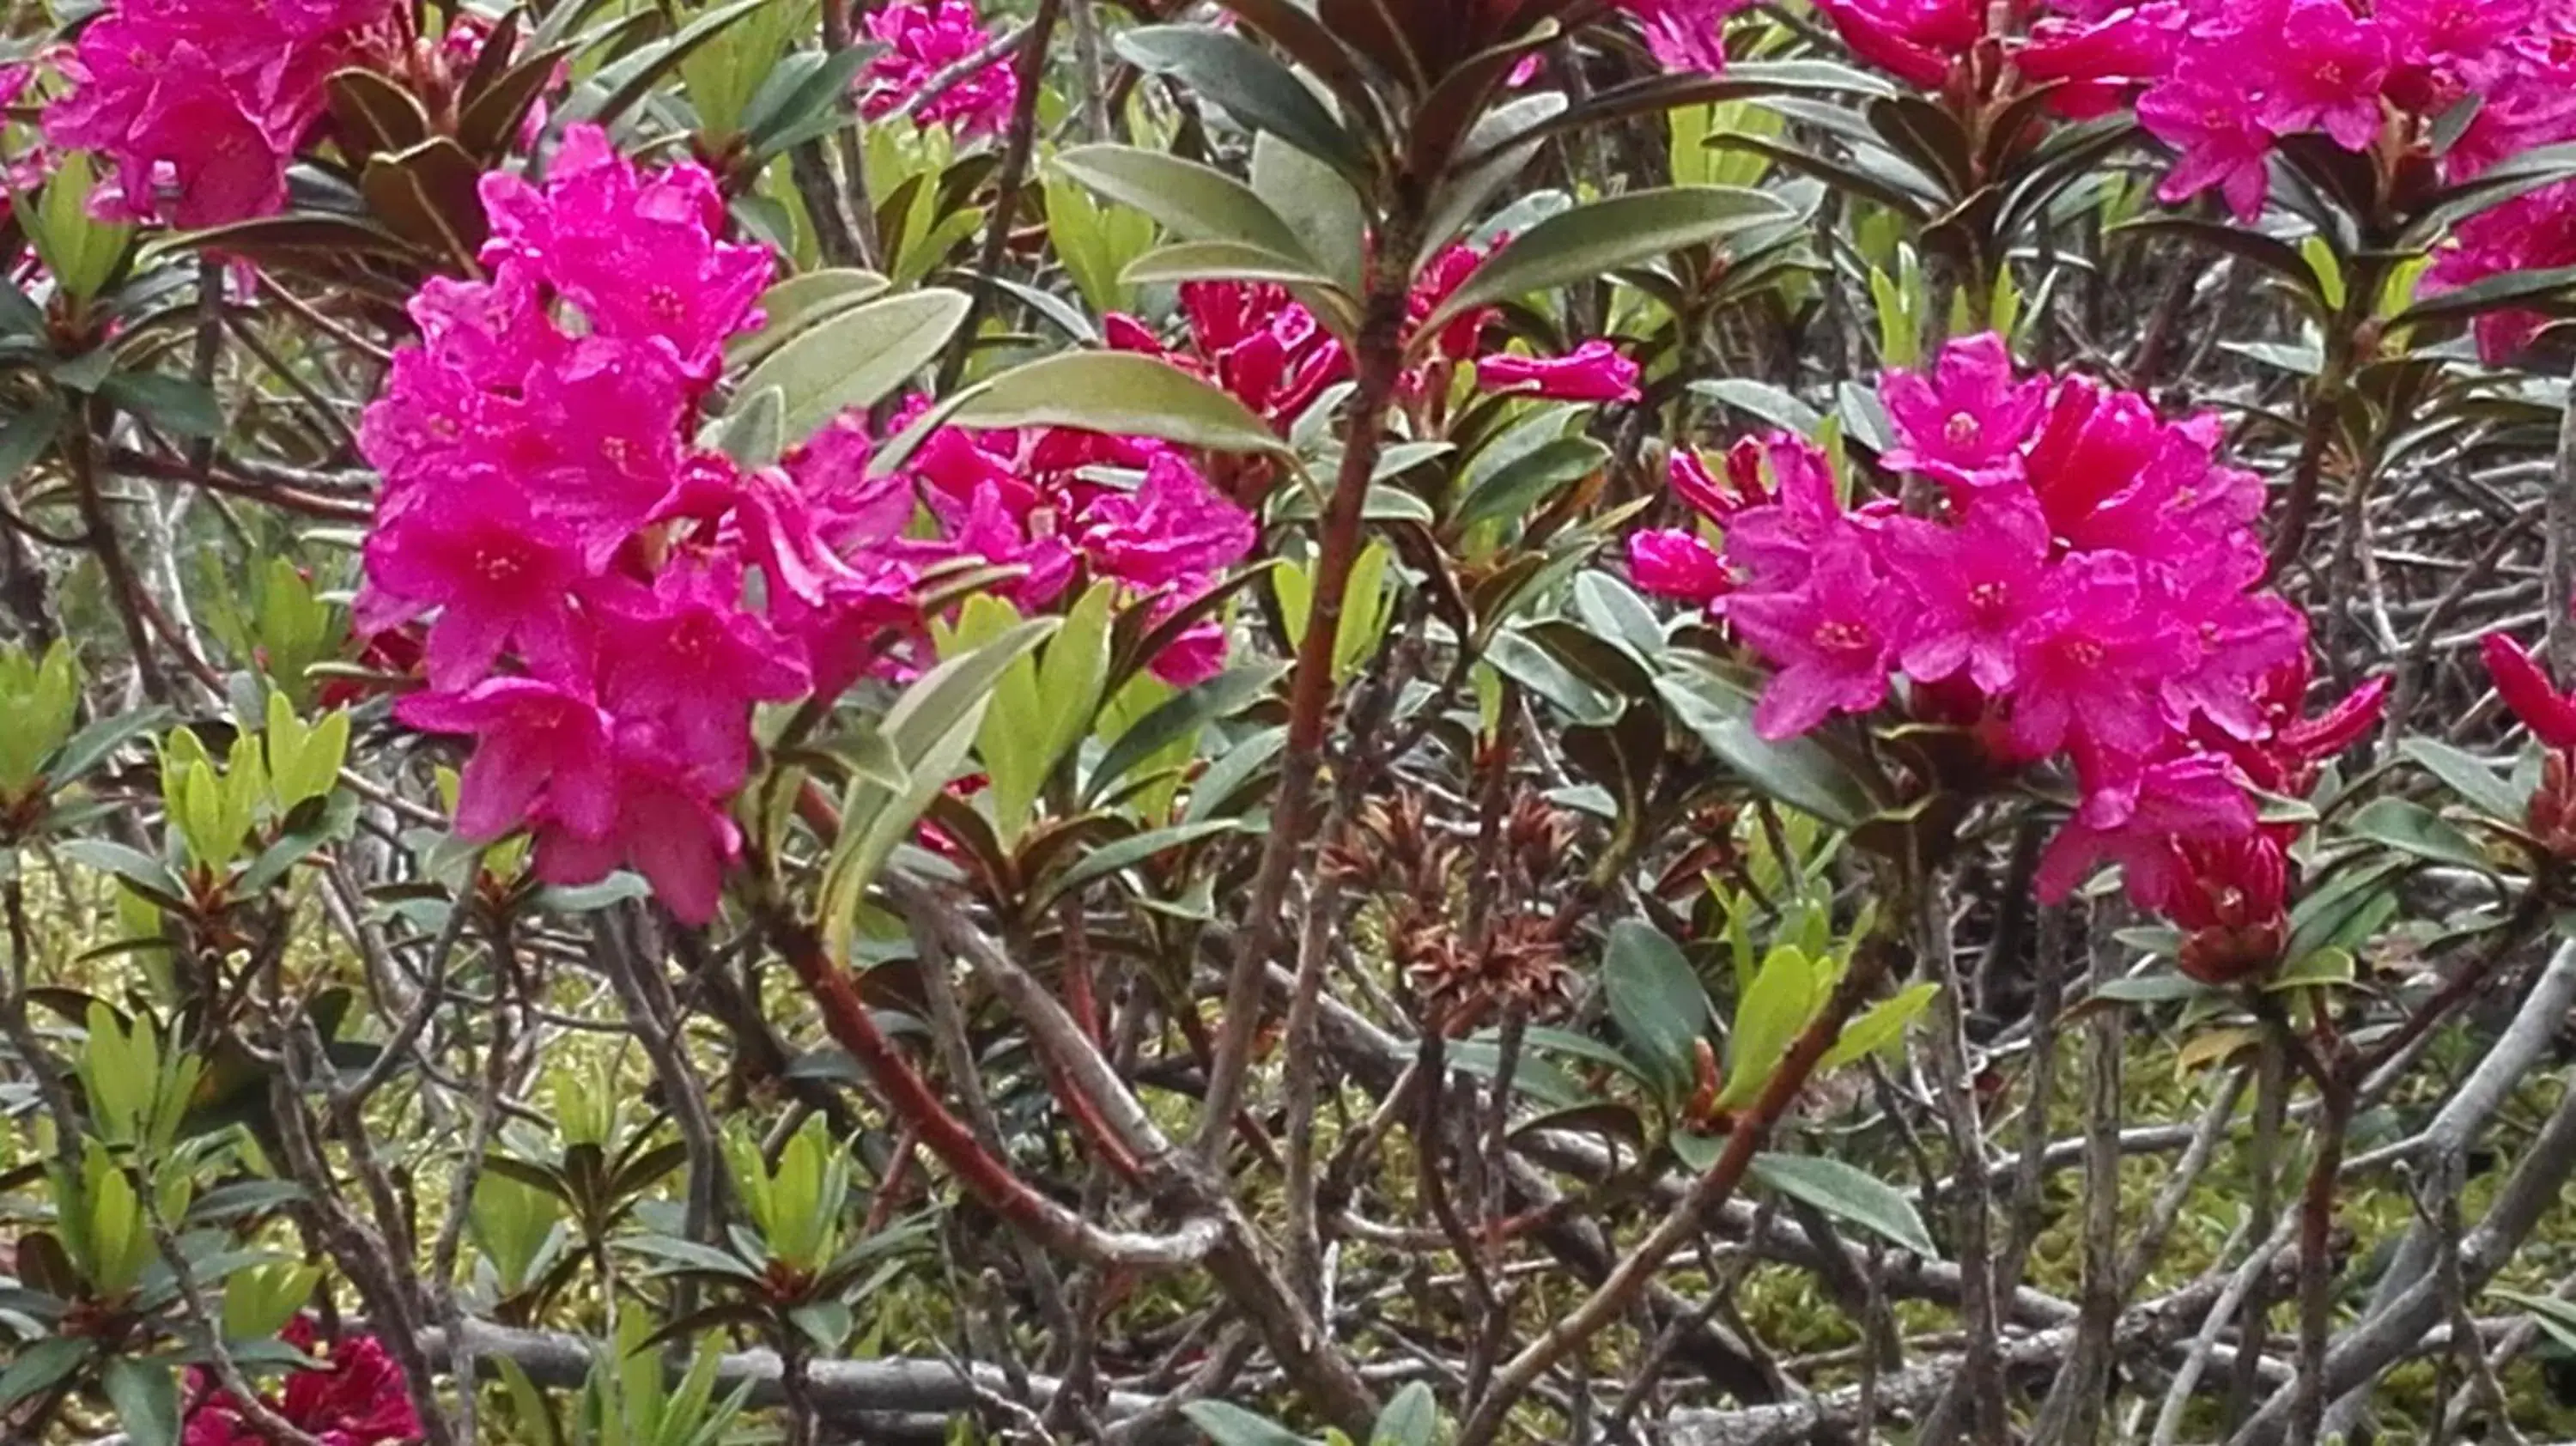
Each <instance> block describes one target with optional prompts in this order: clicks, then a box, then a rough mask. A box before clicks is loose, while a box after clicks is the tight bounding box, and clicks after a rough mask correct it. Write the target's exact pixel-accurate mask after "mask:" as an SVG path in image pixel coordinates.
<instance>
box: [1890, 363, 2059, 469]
mask: <svg viewBox="0 0 2576 1446" xmlns="http://www.w3.org/2000/svg"><path fill="white" fill-rule="evenodd" d="M1878 393H1879V397H1880V399H1881V400H1882V401H1884V402H1885V403H1886V404H1887V413H1888V417H1889V419H1890V420H1891V421H1893V422H1894V423H1895V425H1896V430H1897V438H1898V443H1899V445H1898V446H1897V447H1896V449H1895V450H1893V451H1891V452H1889V453H1888V454H1887V456H1886V457H1885V458H1884V459H1883V460H1884V462H1885V463H1886V465H1887V467H1888V468H1889V469H1890V470H1892V471H1898V472H1924V473H1928V474H1930V475H1932V476H1935V477H1939V478H1941V479H1942V480H1944V481H1947V482H1955V483H1959V484H1962V485H1967V486H1978V485H1984V484H1988V483H1992V482H1995V481H1999V480H2008V479H2009V478H2010V477H2011V475H2012V472H2013V470H2014V468H2015V467H2016V466H2017V464H2018V463H2019V461H2020V448H2021V445H2022V443H2024V442H2026V441H2028V440H2030V434H2031V430H2032V428H2034V427H2036V426H2037V425H2038V424H2039V419H2040V415H2041V413H2042V412H2044V411H2045V410H2046V409H2047V407H2048V380H2047V378H2045V377H2033V378H2031V379H2029V380H2028V381H2016V380H2015V379H2014V374H2013V361H2012V353H2011V352H2010V351H2009V350H2008V349H2007V348H2006V347H2005V345H2004V339H2003V338H2002V337H2000V336H1997V335H1995V334H1994V333H1993V332H1987V333H1985V334H1984V335H1981V336H1973V337H1969V338H1967V339H1965V340H1962V341H1954V342H1952V343H1950V344H1949V345H1948V346H1946V347H1943V348H1942V349H1941V355H1940V357H1939V358H1938V360H1936V361H1935V363H1934V365H1933V371H1932V375H1930V376H1928V377H1927V376H1924V375H1922V374H1920V373H1918V372H1909V371H1892V372H1889V373H1888V374H1887V375H1886V376H1885V377H1884V378H1882V379H1881V380H1880V382H1879V386H1878Z"/></svg>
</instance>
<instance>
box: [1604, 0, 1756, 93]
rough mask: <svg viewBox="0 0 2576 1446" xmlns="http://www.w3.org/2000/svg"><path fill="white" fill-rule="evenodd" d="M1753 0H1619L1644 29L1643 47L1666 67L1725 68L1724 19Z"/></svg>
mask: <svg viewBox="0 0 2576 1446" xmlns="http://www.w3.org/2000/svg"><path fill="white" fill-rule="evenodd" d="M1752 3H1753V0H1620V7H1619V8H1621V9H1623V10H1625V11H1627V12H1628V13H1629V14H1631V15H1634V16H1636V17H1637V23H1638V25H1639V27H1640V28H1641V29H1643V30H1644V31H1645V33H1646V51H1647V53H1648V54H1650V55H1652V56H1654V57H1655V63H1656V64H1658V65H1661V66H1662V67H1663V68H1664V69H1666V70H1668V71H1697V72H1699V73H1701V74H1703V75H1715V74H1716V73H1717V72H1719V71H1721V70H1724V69H1725V68H1726V21H1727V17H1729V16H1731V15H1734V14H1735V13H1736V12H1737V11H1740V10H1744V9H1746V8H1748V7H1750V6H1751V5H1752Z"/></svg>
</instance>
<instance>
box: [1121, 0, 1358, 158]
mask: <svg viewBox="0 0 2576 1446" xmlns="http://www.w3.org/2000/svg"><path fill="white" fill-rule="evenodd" d="M1114 43H1115V45H1116V47H1117V50H1118V53H1119V54H1120V55H1121V56H1124V57H1125V58H1126V59H1127V60H1129V61H1131V62H1133V63H1134V64H1135V65H1136V66H1137V67H1138V68H1139V69H1143V70H1149V71H1153V72H1155V73H1156V74H1160V75H1169V76H1174V77H1177V78H1178V79H1180V80H1181V81H1182V82H1183V83H1184V84H1186V85H1187V86H1188V87H1189V88H1190V89H1191V90H1193V91H1196V92H1198V93H1199V95H1200V96H1202V97H1204V98H1205V99H1207V100H1211V101H1214V102H1215V103H1216V104H1218V105H1220V106H1222V107H1224V108H1225V110H1226V112H1227V113H1228V114H1230V115H1232V116H1233V117H1234V118H1235V119H1236V120H1237V121H1239V122H1241V123H1242V124H1243V127H1244V129H1246V130H1257V131H1264V132H1267V133H1269V134H1271V135H1275V136H1277V137H1278V138H1279V139H1281V140H1283V141H1286V142H1287V143H1288V144H1290V145H1292V146H1295V147H1296V148H1297V149H1299V150H1301V151H1304V152H1305V153H1306V154H1307V155H1310V156H1313V157H1314V158H1315V159H1317V160H1319V161H1323V162H1325V163H1327V164H1329V165H1330V166H1332V167H1333V169H1335V170H1337V171H1340V172H1341V173H1342V174H1343V175H1346V176H1350V177H1353V178H1354V179H1357V178H1360V177H1364V176H1365V175H1366V174H1367V172H1368V156H1367V154H1366V153H1365V152H1363V151H1362V150H1361V149H1360V144H1359V142H1358V141H1356V140H1353V139H1352V138H1351V135H1350V132H1348V131H1345V130H1343V129H1342V125H1341V122H1339V121H1337V120H1335V119H1333V113H1332V112H1331V111H1328V110H1326V109H1324V103H1323V102H1322V101H1320V100H1318V99H1316V98H1315V93H1314V92H1313V91H1311V90H1308V89H1307V88H1306V83H1305V82H1304V81H1301V80H1299V79H1298V78H1297V76H1296V73H1295V72H1293V71H1291V70H1289V68H1288V67H1286V66H1284V65H1282V64H1280V63H1279V62H1278V61H1276V60H1274V59H1272V58H1271V57H1270V54H1269V52H1267V51H1265V50H1263V49H1262V48H1261V47H1259V46H1257V45H1255V44H1253V43H1252V42H1251V41H1249V40H1246V39H1244V38H1243V37H1242V36H1240V35H1233V34H1229V33H1227V32H1225V31H1222V30H1212V29H1209V28H1207V27H1205V26H1199V25H1148V26H1145V27H1143V28H1142V29H1137V30H1129V31H1125V32H1123V33H1121V34H1120V35H1119V36H1118V38H1117V40H1116V41H1115V42H1114Z"/></svg>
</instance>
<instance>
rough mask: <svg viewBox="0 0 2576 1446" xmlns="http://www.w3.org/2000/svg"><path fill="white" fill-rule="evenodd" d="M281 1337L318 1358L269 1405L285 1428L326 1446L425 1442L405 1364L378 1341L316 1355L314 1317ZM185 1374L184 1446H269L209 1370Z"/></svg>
mask: <svg viewBox="0 0 2576 1446" xmlns="http://www.w3.org/2000/svg"><path fill="white" fill-rule="evenodd" d="M283 1338H284V1340H285V1342H286V1343H287V1344H288V1345H291V1346H294V1347H295V1348H296V1349H298V1350H301V1351H305V1352H307V1353H311V1354H315V1355H316V1356H317V1360H318V1364H316V1365H314V1366H312V1367H310V1368H307V1369H302V1370H294V1371H289V1372H287V1375H286V1384H285V1386H284V1388H283V1389H282V1390H280V1392H279V1393H278V1394H277V1395H275V1396H272V1397H270V1398H268V1399H267V1400H266V1402H265V1403H264V1404H266V1405H267V1406H268V1408H269V1409H270V1410H271V1411H274V1412H275V1413H276V1414H277V1415H278V1416H279V1417H281V1418H283V1419H284V1420H285V1422H286V1424H288V1425H290V1426H293V1427H295V1428H296V1429H297V1430H299V1431H302V1432H303V1433H304V1434H305V1435H307V1436H310V1437H312V1438H313V1439H314V1440H316V1441H319V1442H321V1443H322V1446H402V1443H407V1442H412V1441H417V1440H419V1439H420V1430H421V1426H420V1413H419V1411H418V1410H416V1409H415V1408H414V1407H413V1405H412V1400H411V1392H410V1391H409V1390H408V1389H407V1388H406V1387H405V1386H404V1385H403V1376H402V1367H401V1366H399V1365H397V1364H396V1363H395V1361H394V1358H393V1356H392V1355H391V1353H389V1352H388V1351H386V1349H385V1348H384V1345H383V1344H382V1343H381V1342H379V1341H378V1340H377V1339H376V1338H375V1337H374V1336H347V1337H344V1338H342V1339H340V1340H338V1341H335V1342H333V1343H332V1344H331V1346H330V1347H329V1348H328V1349H327V1351H317V1350H316V1340H317V1336H316V1333H315V1331H314V1328H313V1322H312V1319H311V1318H310V1317H306V1316H298V1317H296V1318H295V1320H294V1321H292V1322H290V1323H289V1324H288V1325H287V1327H286V1330H285V1332H284V1333H283ZM188 1377H189V1387H188V1391H189V1396H190V1398H191V1399H192V1400H195V1401H196V1402H197V1404H196V1406H195V1408H194V1409H192V1410H191V1411H189V1413H188V1417H187V1421H186V1423H185V1425H184V1426H183V1427H182V1428H181V1430H180V1433H179V1441H180V1446H265V1443H266V1442H267V1441H268V1439H269V1438H268V1435H267V1433H266V1432H264V1431H263V1430H261V1429H260V1427H259V1426H257V1425H256V1424H254V1423H253V1422H252V1421H251V1419H250V1417H249V1416H248V1414H247V1413H246V1412H245V1411H244V1410H243V1408H242V1404H241V1402H240V1401H238V1400H237V1399H235V1398H234V1397H233V1396H232V1395H231V1394H230V1393H228V1392H226V1391H223V1390H221V1389H220V1388H217V1387H216V1386H215V1385H214V1382H213V1381H212V1379H211V1378H210V1377H209V1376H207V1374H206V1373H205V1372H202V1371H199V1370H196V1369H193V1368H192V1369H190V1371H189V1372H188Z"/></svg>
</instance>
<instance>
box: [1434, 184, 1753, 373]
mask: <svg viewBox="0 0 2576 1446" xmlns="http://www.w3.org/2000/svg"><path fill="white" fill-rule="evenodd" d="M1797 214H1798V213H1797V212H1796V211H1795V210H1794V209H1792V208H1791V207H1790V206H1789V204H1788V203H1787V202H1785V201H1782V200H1780V199H1779V198H1778V197H1776V196H1773V195H1771V194H1769V193H1768V192H1764V191H1754V190H1746V189H1743V188H1740V187H1733V186H1669V187H1664V188H1661V189H1656V190H1646V191H1631V192H1629V193H1628V194H1626V195H1624V196H1612V197H1610V198H1609V199H1607V200H1601V201H1594V202H1592V203H1591V204H1590V205H1586V206H1577V207H1575V208H1574V209H1573V210H1570V211H1561V212H1559V213H1557V214H1556V215H1554V216H1550V217H1548V218H1547V219H1546V220H1544V221H1541V222H1539V223H1538V224H1537V225H1535V226H1532V227H1531V228H1529V229H1528V230H1527V231H1524V232H1522V233H1521V234H1520V235H1518V236H1515V237H1513V238H1512V239H1511V241H1509V242H1508V243H1506V244H1505V245H1504V246H1503V248H1502V249H1501V250H1499V251H1496V252H1495V253H1494V254H1493V255H1492V256H1489V257H1487V258H1486V260H1485V264H1484V265H1482V266H1479V267H1477V268H1476V269H1475V271H1474V272H1473V273H1472V274H1470V275H1469V276H1468V278H1467V280H1466V282H1465V283H1464V284H1463V285H1461V286H1460V287H1459V288H1458V289H1457V290H1456V291H1455V292H1452V293H1451V294H1450V296H1449V299H1448V300H1447V301H1445V302H1442V303H1441V305H1440V308H1439V310H1437V311H1435V312H1433V313H1432V314H1431V317H1430V319H1428V320H1426V321H1425V322H1423V324H1422V325H1421V327H1420V328H1419V329H1418V330H1417V331H1416V333H1415V334H1416V335H1417V336H1420V337H1425V338H1428V337H1431V336H1434V335H1437V334H1438V333H1439V331H1440V329H1441V327H1442V326H1443V325H1445V324H1446V323H1447V322H1448V321H1449V320H1450V319H1451V318H1453V317H1456V316H1459V315H1461V314H1463V313H1465V312H1468V311H1472V310H1474V309H1475V308H1477V307H1480V306H1491V305H1494V304H1495V303H1497V302H1503V301H1511V300H1514V299H1516V298H1519V297H1523V296H1527V295H1529V294H1530V293H1531V292H1533V291H1545V290H1547V289H1549V288H1551V287H1557V286H1564V285H1567V284H1568V283H1571V282H1576V281H1590V280H1592V279H1593V278H1595V277H1600V276H1607V275H1609V274H1610V273H1611V272H1613V271H1617V270H1620V269H1622V268H1624V267H1629V266H1636V265H1639V264H1641V263H1643V262H1647V261H1652V260H1654V259H1656V258H1658V257H1661V256H1668V255H1671V254H1672V253H1673V252H1675V251H1678V250H1680V249H1682V248H1683V247H1685V246H1698V245H1703V244H1705V243H1707V242H1710V241H1715V240H1719V239H1720V238H1723V237H1726V236H1730V235H1733V234H1735V233H1736V232H1739V231H1745V230H1750V229H1752V228H1753V227H1756V226H1771V225H1778V224H1780V223H1782V222H1786V221H1792V220H1795V219H1796V218H1797Z"/></svg>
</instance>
